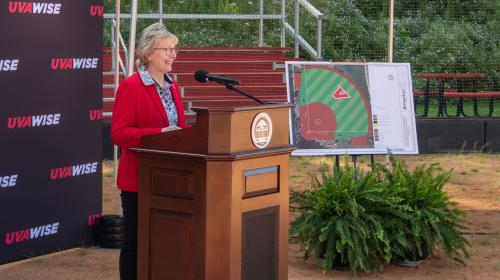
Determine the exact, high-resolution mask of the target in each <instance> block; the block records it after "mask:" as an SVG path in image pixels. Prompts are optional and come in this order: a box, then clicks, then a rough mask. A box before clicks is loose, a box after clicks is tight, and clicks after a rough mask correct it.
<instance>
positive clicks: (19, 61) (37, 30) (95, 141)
mask: <svg viewBox="0 0 500 280" xmlns="http://www.w3.org/2000/svg"><path fill="white" fill-rule="evenodd" d="M102 7H103V3H102V0H94V1H92V0H90V1H74V0H42V1H36V2H33V1H5V0H0V36H1V43H0V264H3V263H7V262H11V261H15V260H19V259H22V258H26V257H29V256H34V255H39V254H43V253H49V252H53V251H57V250H60V249H65V248H71V247H76V246H81V245H82V244H85V243H87V242H88V241H89V239H90V228H91V225H92V224H93V223H94V221H95V218H96V217H98V216H99V215H100V213H101V195H102V194H101V189H102V180H101V177H102V172H101V169H102V168H101V158H102V156H101V153H102V152H101V150H102V143H101V139H102V134H101V133H102V129H101V126H102V93H101V91H102V56H101V54H102V33H103V32H102V30H103V16H102V15H103V14H102V12H103V9H102Z"/></svg>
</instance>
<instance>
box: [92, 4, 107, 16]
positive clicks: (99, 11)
mask: <svg viewBox="0 0 500 280" xmlns="http://www.w3.org/2000/svg"><path fill="white" fill-rule="evenodd" d="M103 13H104V6H90V15H91V16H93V17H102V15H103Z"/></svg>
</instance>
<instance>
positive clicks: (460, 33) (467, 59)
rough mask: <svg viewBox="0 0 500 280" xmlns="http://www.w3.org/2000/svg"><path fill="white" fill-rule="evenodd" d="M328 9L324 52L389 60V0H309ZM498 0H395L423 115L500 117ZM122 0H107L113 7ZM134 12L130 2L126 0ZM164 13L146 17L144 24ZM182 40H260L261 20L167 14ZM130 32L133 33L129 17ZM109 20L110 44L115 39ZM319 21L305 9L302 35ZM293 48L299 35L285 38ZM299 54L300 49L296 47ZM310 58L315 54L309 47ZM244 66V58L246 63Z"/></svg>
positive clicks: (171, 2)
mask: <svg viewBox="0 0 500 280" xmlns="http://www.w3.org/2000/svg"><path fill="white" fill-rule="evenodd" d="M309 2H310V3H311V4H312V5H313V6H314V7H316V8H317V9H318V10H319V11H320V12H322V13H323V14H324V20H323V27H322V28H323V31H322V37H323V48H322V53H323V59H324V60H331V61H365V62H370V61H377V62H387V61H388V49H389V47H388V42H389V38H388V37H389V36H388V34H389V8H390V1H389V0H380V1H373V0H309ZM496 2H497V1H491V0H422V1H413V0H395V1H394V37H393V41H394V43H393V61H394V62H409V63H410V64H411V66H412V73H413V88H414V96H415V109H416V113H417V116H419V117H464V116H467V117H475V118H478V117H488V118H498V117H500V89H499V88H500V70H499V65H500V49H499V41H498V39H499V38H498V37H499V32H498V30H499V23H498V18H499V13H500V6H499V5H498V4H497V3H496ZM114 3H115V1H114V0H105V1H104V5H105V11H106V12H107V13H112V12H113V11H114V9H115V7H114ZM285 3H286V4H285V14H286V21H287V22H289V23H293V22H294V16H295V15H294V1H293V0H289V1H288V0H287V1H286V2H285ZM161 4H162V5H163V13H164V14H230V15H246V14H258V13H259V12H260V9H261V7H260V1H259V0H251V1H248V0H245V1H242V0H233V1H231V0H196V1H195V0H163V1H161ZM262 9H263V12H264V14H276V15H278V14H280V13H281V9H282V7H281V0H265V1H264V5H263V7H262ZM159 11H160V9H159V1H158V0H141V1H139V11H138V12H139V13H143V14H148V13H149V14H158V13H159ZM121 12H122V13H130V1H122V6H121ZM155 21H157V19H142V20H139V21H138V27H137V30H138V32H140V31H141V30H142V28H144V27H145V26H147V25H149V24H151V23H153V22H155ZM164 23H165V24H166V26H167V28H169V29H170V30H171V31H172V32H173V33H175V34H177V35H178V36H179V37H180V39H181V42H180V44H181V46H190V47H195V46H258V44H259V20H255V19H248V20H244V19H243V20H242V19H240V20H230V19H189V18H182V19H180V18H178V19H176V18H172V19H164ZM122 26H123V28H122V34H124V37H125V38H128V28H129V21H128V20H127V19H125V20H123V23H122ZM109 30H110V26H109V21H106V29H105V38H106V39H105V40H106V41H105V45H109V39H108V38H109ZM316 32H317V22H316V19H315V18H314V17H313V16H311V15H310V14H309V13H307V11H305V9H301V10H300V34H301V35H302V36H303V37H304V38H305V39H306V40H307V41H308V42H316ZM280 34H281V22H280V20H276V19H266V20H264V45H265V46H274V47H276V46H280ZM285 38H286V40H285V45H286V46H287V47H293V45H294V39H293V38H292V37H291V36H288V35H287V36H286V37H285ZM289 55H290V56H293V53H292V52H290V53H289ZM300 56H301V58H302V59H303V60H312V59H313V58H312V57H310V56H309V55H308V54H307V53H306V52H305V51H303V50H301V53H300ZM241 67H244V65H241Z"/></svg>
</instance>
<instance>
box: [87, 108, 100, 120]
mask: <svg viewBox="0 0 500 280" xmlns="http://www.w3.org/2000/svg"><path fill="white" fill-rule="evenodd" d="M89 115H90V116H89V117H90V120H91V121H97V120H102V109H94V110H90V112H89Z"/></svg>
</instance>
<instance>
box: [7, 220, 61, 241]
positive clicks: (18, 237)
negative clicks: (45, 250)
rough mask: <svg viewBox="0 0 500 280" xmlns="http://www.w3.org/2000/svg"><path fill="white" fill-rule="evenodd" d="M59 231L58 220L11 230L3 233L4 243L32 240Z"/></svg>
mask: <svg viewBox="0 0 500 280" xmlns="http://www.w3.org/2000/svg"><path fill="white" fill-rule="evenodd" d="M58 231H59V222H56V223H52V224H48V225H42V226H37V227H32V228H27V229H23V230H18V231H13V232H10V233H7V234H6V235H5V244H7V245H12V244H13V243H21V242H24V241H27V240H33V239H36V238H40V237H42V236H49V235H54V234H57V232H58Z"/></svg>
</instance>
